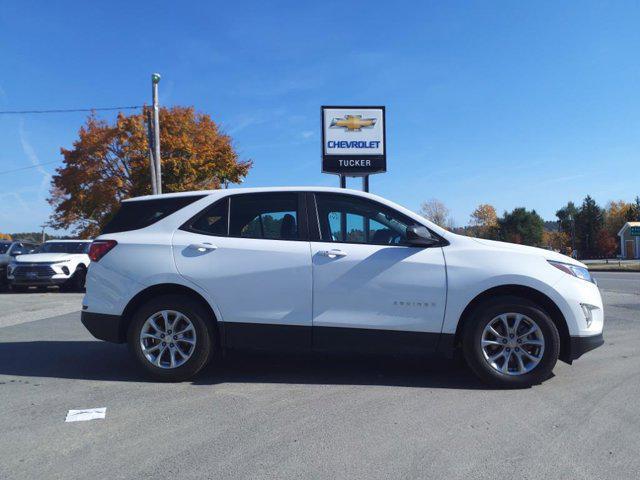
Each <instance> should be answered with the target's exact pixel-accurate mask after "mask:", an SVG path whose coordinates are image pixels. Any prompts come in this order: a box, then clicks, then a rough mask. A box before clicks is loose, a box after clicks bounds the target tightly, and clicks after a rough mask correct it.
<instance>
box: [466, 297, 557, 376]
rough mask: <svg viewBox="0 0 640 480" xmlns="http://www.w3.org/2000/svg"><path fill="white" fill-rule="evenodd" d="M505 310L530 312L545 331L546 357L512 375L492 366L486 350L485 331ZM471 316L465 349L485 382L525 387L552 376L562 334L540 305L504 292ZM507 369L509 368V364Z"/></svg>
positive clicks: (518, 312) (543, 356) (470, 364)
mask: <svg viewBox="0 0 640 480" xmlns="http://www.w3.org/2000/svg"><path fill="white" fill-rule="evenodd" d="M505 313H516V314H523V315H526V316H527V317H529V319H531V320H532V321H534V322H535V323H536V324H537V326H538V327H539V328H540V332H541V333H542V337H543V339H544V351H543V353H542V357H541V359H540V361H539V363H538V364H537V365H536V366H535V367H534V368H533V369H532V370H531V371H529V372H527V373H522V374H517V375H510V374H508V373H502V372H499V371H498V370H497V369H496V368H494V367H492V366H491V364H490V363H489V361H488V360H487V359H486V358H485V355H484V353H483V350H482V334H483V331H484V329H485V327H486V326H487V325H488V324H489V323H490V322H491V321H492V320H493V319H495V318H496V317H498V316H499V315H502V314H505ZM469 320H470V321H469V322H467V324H466V325H465V329H464V332H463V337H462V349H463V353H464V357H465V360H466V361H467V364H468V365H469V367H470V368H471V370H472V371H473V372H474V373H475V374H476V375H477V376H478V377H479V378H480V379H481V380H482V381H483V382H485V383H488V384H490V385H494V386H499V387H516V388H518V387H520V388H522V387H530V386H531V385H536V384H539V383H541V382H543V381H544V380H546V379H547V378H549V376H550V375H551V372H552V371H553V368H554V367H555V365H556V362H557V360H558V355H559V353H560V334H559V333H558V329H557V327H556V325H555V324H554V323H553V320H551V318H550V317H549V315H548V314H547V313H546V312H545V311H544V310H543V309H542V308H540V306H538V305H536V304H535V303H534V302H532V301H530V300H528V299H525V298H520V297H516V296H501V297H497V298H494V299H491V300H489V301H487V302H484V303H482V304H481V305H479V306H478V307H477V308H476V310H475V311H474V312H473V314H472V317H471V318H470V319H469ZM503 360H504V359H503ZM515 360H516V361H517V359H515ZM512 362H513V361H512ZM494 363H495V361H494ZM509 365H513V364H509ZM507 369H508V370H509V366H507ZM511 370H515V368H511Z"/></svg>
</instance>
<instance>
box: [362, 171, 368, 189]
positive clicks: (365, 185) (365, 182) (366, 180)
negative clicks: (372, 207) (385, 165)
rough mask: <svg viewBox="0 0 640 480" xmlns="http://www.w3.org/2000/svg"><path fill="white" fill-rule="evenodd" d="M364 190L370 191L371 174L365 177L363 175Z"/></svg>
mask: <svg viewBox="0 0 640 480" xmlns="http://www.w3.org/2000/svg"><path fill="white" fill-rule="evenodd" d="M362 191H364V192H368V191H369V175H365V176H364V177H362Z"/></svg>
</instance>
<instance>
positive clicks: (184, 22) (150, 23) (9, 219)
mask: <svg viewBox="0 0 640 480" xmlns="http://www.w3.org/2000/svg"><path fill="white" fill-rule="evenodd" d="M54 3H55V5H54ZM194 3H195V2H194ZM638 25H640V4H639V3H638V2H628V3H627V2H602V1H600V2H589V1H585V2H557V1H556V2H527V3H526V4H525V2H511V1H503V2H402V1H395V2H376V1H373V0H370V1H364V2H351V1H344V0H343V1H340V2H330V1H323V2H299V1H298V2H277V1H274V2H241V1H237V2H199V3H197V4H195V5H190V4H189V3H188V2H175V1H171V2H164V1H154V2H152V3H151V2H150V3H146V2H117V1H111V2H101V3H95V2H75V3H70V2H5V3H4V4H3V6H2V7H1V8H0V48H1V51H2V55H0V110H19V109H37V108H43V109H44V108H76V107H77V108H83V107H108V106H115V105H137V104H142V103H145V102H147V103H148V102H149V101H150V82H149V76H150V74H151V72H153V71H158V72H160V73H161V74H162V82H161V84H160V101H161V103H163V104H165V105H172V104H180V105H194V106H195V107H196V108H197V109H198V110H201V111H203V112H206V113H209V114H210V115H211V116H212V117H213V118H214V120H216V121H218V122H219V123H221V124H222V125H223V127H224V129H225V130H226V131H227V132H228V133H229V134H231V135H232V137H233V138H234V142H235V145H236V147H237V149H238V151H239V153H240V155H241V156H242V157H243V158H250V159H253V160H254V162H255V168H254V169H253V170H252V171H251V173H250V175H249V177H248V179H247V181H246V183H245V185H247V186H270V185H336V184H337V183H338V179H337V177H334V176H329V175H323V174H321V173H320V131H319V129H320V105H323V104H328V105H331V104H334V105H340V104H346V105H360V104H362V105H367V104H374V105H386V107H387V142H388V173H386V174H382V175H377V176H374V177H372V179H371V190H372V191H373V192H375V193H378V194H381V195H383V196H386V197H388V198H390V199H392V200H394V201H397V202H399V203H402V204H404V205H406V206H407V207H409V208H412V209H415V210H417V209H418V208H419V205H420V202H421V201H422V200H425V199H430V198H438V199H440V200H441V201H443V202H444V203H445V204H446V205H447V206H448V207H449V208H450V209H451V211H452V215H453V217H454V219H455V221H456V223H457V224H458V225H464V224H466V223H467V221H468V218H469V214H470V213H471V211H472V210H473V209H474V208H475V206H477V205H478V204H479V203H484V202H488V203H491V204H493V205H494V206H495V207H496V208H497V209H498V212H499V213H501V212H502V211H504V210H505V209H509V210H510V209H512V208H514V207H517V206H525V207H527V208H535V209H536V210H537V211H538V212H539V213H540V214H541V215H542V216H543V217H544V218H545V219H553V217H554V213H555V211H556V210H557V209H558V208H559V207H561V206H562V205H563V204H564V203H566V202H567V201H568V200H574V201H580V200H581V199H582V198H583V197H584V196H585V195H587V194H591V195H592V196H593V197H594V198H595V199H596V200H597V201H598V202H600V203H601V204H604V203H606V202H607V201H608V200H613V199H626V200H632V198H633V197H635V195H637V194H640V182H639V178H640V175H639V165H640V156H639V153H640V61H639V59H640V54H639V52H640V28H638ZM103 116H104V117H105V118H109V119H111V118H113V117H115V113H113V114H111V113H107V114H105V115H103ZM84 119H85V115H84V114H79V113H74V114H56V115H0V172H5V171H7V170H12V169H16V168H21V167H26V166H30V165H33V164H37V163H44V162H51V161H60V160H61V157H60V154H59V150H60V147H70V146H71V144H72V142H73V141H74V139H75V138H76V135H77V130H78V128H79V126H80V125H81V124H82V123H83V121H84ZM55 167H56V164H55V163H54V164H47V165H44V166H42V167H38V168H31V169H28V170H22V171H19V172H14V173H0V231H4V232H16V231H31V230H36V229H38V225H40V224H41V223H43V222H44V221H45V220H46V219H47V217H48V215H49V213H50V208H49V206H48V204H47V203H46V197H47V194H48V184H49V180H50V177H49V175H50V174H51V173H52V172H53V171H54V168H55ZM349 185H350V186H353V187H356V188H359V187H360V182H359V181H358V180H355V179H353V180H350V181H349Z"/></svg>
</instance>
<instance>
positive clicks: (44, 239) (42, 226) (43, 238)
mask: <svg viewBox="0 0 640 480" xmlns="http://www.w3.org/2000/svg"><path fill="white" fill-rule="evenodd" d="M46 226H47V224H46V223H45V224H44V225H40V228H42V243H44V242H45V241H46V237H45V234H44V229H45V227H46Z"/></svg>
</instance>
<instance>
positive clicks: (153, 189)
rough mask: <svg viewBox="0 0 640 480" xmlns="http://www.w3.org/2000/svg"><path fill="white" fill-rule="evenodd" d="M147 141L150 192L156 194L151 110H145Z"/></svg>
mask: <svg viewBox="0 0 640 480" xmlns="http://www.w3.org/2000/svg"><path fill="white" fill-rule="evenodd" d="M146 120H147V143H148V144H149V170H150V173H151V192H152V193H153V194H154V195H157V194H158V183H157V180H158V178H157V176H156V159H155V155H154V154H153V148H154V147H153V144H154V143H155V142H154V141H153V127H152V126H151V110H147V119H146Z"/></svg>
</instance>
